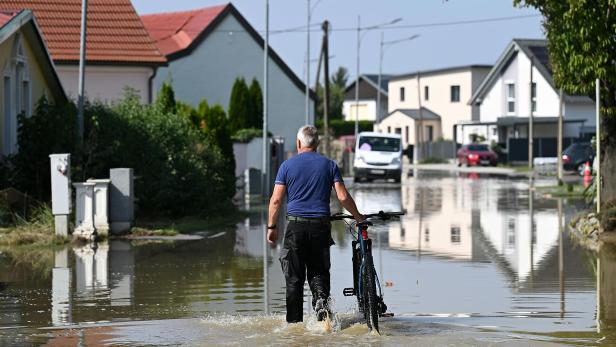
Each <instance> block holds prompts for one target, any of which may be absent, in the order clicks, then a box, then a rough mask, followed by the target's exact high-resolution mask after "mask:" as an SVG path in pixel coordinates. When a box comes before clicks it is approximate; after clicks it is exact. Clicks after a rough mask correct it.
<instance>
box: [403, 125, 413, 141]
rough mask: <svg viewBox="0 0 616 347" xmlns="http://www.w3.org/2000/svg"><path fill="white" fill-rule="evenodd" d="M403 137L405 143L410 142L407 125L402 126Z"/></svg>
mask: <svg viewBox="0 0 616 347" xmlns="http://www.w3.org/2000/svg"><path fill="white" fill-rule="evenodd" d="M404 138H405V139H406V144H409V143H410V142H411V139H409V126H408V125H407V126H405V127H404Z"/></svg>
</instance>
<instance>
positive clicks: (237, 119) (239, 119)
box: [229, 77, 250, 133]
mask: <svg viewBox="0 0 616 347" xmlns="http://www.w3.org/2000/svg"><path fill="white" fill-rule="evenodd" d="M249 98H250V95H249V91H248V86H247V85H246V81H244V78H243V77H238V78H237V79H235V83H233V89H232V90H231V99H230V100H229V127H230V130H231V132H232V133H234V132H236V131H238V130H240V129H244V128H247V127H248V124H249V122H248V119H249V114H250V111H249V107H250V106H249V104H250V101H249Z"/></svg>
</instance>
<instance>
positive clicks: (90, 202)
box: [73, 182, 96, 240]
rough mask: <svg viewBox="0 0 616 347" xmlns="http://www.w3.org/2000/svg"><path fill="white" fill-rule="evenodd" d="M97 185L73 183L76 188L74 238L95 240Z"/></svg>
mask: <svg viewBox="0 0 616 347" xmlns="http://www.w3.org/2000/svg"><path fill="white" fill-rule="evenodd" d="M95 185H96V184H95V183H88V182H86V183H73V187H75V190H76V193H75V205H76V210H75V231H74V232H73V236H74V237H78V238H82V239H86V240H91V239H93V238H94V232H95V229H94V186H95Z"/></svg>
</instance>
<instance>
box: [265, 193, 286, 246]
mask: <svg viewBox="0 0 616 347" xmlns="http://www.w3.org/2000/svg"><path fill="white" fill-rule="evenodd" d="M286 189H287V186H285V185H282V184H276V185H274V192H273V193H272V197H271V198H270V203H269V213H268V219H267V225H268V226H270V225H274V224H276V221H278V216H279V215H280V206H281V205H282V199H283V198H284V194H285V192H286ZM277 240H278V227H276V228H274V229H267V242H269V243H270V244H272V245H273V244H275V243H276V241H277Z"/></svg>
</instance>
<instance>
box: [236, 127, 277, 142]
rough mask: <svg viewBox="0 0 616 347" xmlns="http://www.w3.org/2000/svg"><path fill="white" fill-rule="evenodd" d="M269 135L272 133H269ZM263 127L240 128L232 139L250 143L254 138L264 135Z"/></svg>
mask: <svg viewBox="0 0 616 347" xmlns="http://www.w3.org/2000/svg"><path fill="white" fill-rule="evenodd" d="M268 135H271V134H269V133H268ZM262 136H263V129H256V128H248V129H240V130H238V131H236V132H235V134H233V136H231V139H232V140H233V141H235V142H241V143H248V142H250V141H252V139H254V138H258V137H262Z"/></svg>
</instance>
